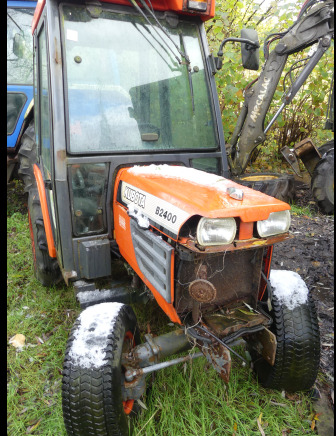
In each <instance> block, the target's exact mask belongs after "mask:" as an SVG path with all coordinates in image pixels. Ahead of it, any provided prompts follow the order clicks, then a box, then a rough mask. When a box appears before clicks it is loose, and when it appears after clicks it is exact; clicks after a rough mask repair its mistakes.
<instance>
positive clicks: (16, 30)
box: [7, 8, 34, 85]
mask: <svg viewBox="0 0 336 436" xmlns="http://www.w3.org/2000/svg"><path fill="white" fill-rule="evenodd" d="M33 15H34V9H19V8H8V9H7V83H8V84H20V85H32V84H33V37H32V34H31V23H32V19H33ZM14 52H15V54H14Z"/></svg>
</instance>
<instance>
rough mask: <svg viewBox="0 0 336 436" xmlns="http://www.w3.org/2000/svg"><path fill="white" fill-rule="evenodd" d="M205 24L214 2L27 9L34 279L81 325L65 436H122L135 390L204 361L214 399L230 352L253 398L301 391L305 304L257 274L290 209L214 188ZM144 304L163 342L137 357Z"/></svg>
mask: <svg viewBox="0 0 336 436" xmlns="http://www.w3.org/2000/svg"><path fill="white" fill-rule="evenodd" d="M214 10H215V2H214V1H213V0H207V1H196V0H160V1H159V0H153V1H151V2H149V1H144V0H140V1H135V0H130V1H129V0H114V1H112V0H110V1H104V2H96V1H92V2H90V1H86V2H80V1H67V2H62V1H60V0H40V1H39V2H38V4H37V8H36V10H35V15H34V20H33V26H32V27H33V35H34V71H35V75H34V123H31V125H30V127H29V129H28V131H27V134H26V135H25V136H24V138H23V142H22V146H21V150H22V151H21V152H22V156H24V159H22V168H21V170H22V174H23V175H24V182H25V186H26V190H27V191H28V196H29V197H28V209H29V227H30V232H31V238H32V248H33V255H34V268H35V273H36V277H37V278H38V279H39V280H40V281H41V282H42V283H43V284H44V285H46V286H51V285H53V284H55V283H57V282H58V281H60V280H64V281H65V282H66V283H67V284H72V285H73V287H74V289H75V292H76V295H77V298H78V300H79V302H80V304H81V307H82V308H83V310H82V312H81V314H80V316H79V317H78V319H77V321H76V322H75V325H74V327H73V329H72V332H71V334H70V337H69V341H68V345H67V349H66V352H65V360H64V369H63V388H62V392H63V394H62V401H63V415H64V421H65V426H66V429H67V432H68V434H69V435H77V436H84V435H93V434H95V435H98V434H99V435H112V434H113V435H126V434H128V426H129V417H130V416H132V415H133V412H134V410H135V407H134V403H135V402H136V401H137V400H138V399H140V398H141V397H142V395H143V393H144V392H145V386H146V375H147V374H149V373H151V372H153V371H156V370H158V369H161V368H164V367H167V366H169V365H173V364H178V363H180V362H183V361H186V360H189V359H192V358H196V357H199V356H201V355H202V356H203V355H204V356H205V357H206V359H207V360H208V361H209V362H210V363H212V364H213V366H214V368H215V369H216V370H217V371H218V373H219V375H220V376H221V377H222V378H223V380H224V381H226V382H228V381H229V376H230V368H231V354H232V353H234V354H235V355H237V357H238V358H240V359H242V360H243V361H244V362H245V358H244V356H241V355H240V354H239V353H238V352H237V351H236V350H235V349H233V348H232V347H233V346H234V344H236V343H237V340H243V342H244V343H245V344H246V347H247V349H248V351H249V354H250V356H251V358H252V362H253V367H254V369H255V371H256V373H257V375H258V377H259V380H260V381H261V382H262V383H263V384H264V385H265V386H267V387H271V388H275V389H285V390H288V391H297V390H308V389H310V388H311V387H312V385H313V384H314V381H315V378H316V375H317V370H318V365H319V353H320V341H319V329H318V322H317V315H316V310H315V307H314V303H313V301H312V299H311V296H310V294H309V292H308V289H307V287H306V285H305V283H304V281H303V280H302V279H301V278H300V277H299V276H298V275H297V274H296V273H294V272H291V271H274V270H271V259H272V252H273V246H274V244H275V243H277V242H280V241H284V240H286V239H287V238H289V237H290V234H289V227H290V206H289V205H288V204H287V203H284V202H282V201H280V200H277V199H275V198H272V197H270V196H267V195H265V194H263V193H260V192H257V191H254V190H252V189H250V188H248V187H244V186H241V185H239V184H237V183H235V182H233V181H231V180H229V179H228V176H229V170H228V165H227V160H226V150H225V143H224V136H223V130H222V122H221V116H220V108H219V102H218V97H217V93H216V85H215V81H214V76H213V58H212V57H211V56H210V54H209V50H208V46H207V40H206V35H205V31H204V26H203V22H204V21H205V20H207V19H209V18H211V17H212V16H213V15H214ZM242 42H243V43H244V44H250V45H252V46H255V44H254V42H252V41H250V40H249V39H248V38H245V40H244V41H242ZM247 54H248V56H249V53H247ZM34 131H35V134H34ZM120 264H125V265H126V268H127V270H128V271H129V272H130V273H131V274H132V277H133V279H132V284H133V286H131V284H130V283H128V284H127V285H125V284H124V282H123V281H121V280H120V275H118V273H119V271H120V267H119V266H120ZM141 283H142V284H141ZM148 296H151V297H152V298H155V300H156V301H157V303H158V305H159V307H160V308H161V309H162V310H163V311H164V313H165V314H166V315H167V317H168V318H169V319H170V321H171V322H172V323H174V324H175V329H174V330H173V331H172V332H169V333H166V334H164V335H160V336H156V337H154V336H153V335H150V334H148V335H145V338H144V340H143V342H141V340H140V336H139V330H138V327H137V320H136V316H135V314H134V312H133V310H132V308H131V306H130V303H132V302H135V301H144V300H146V299H147V297H148ZM195 347H196V348H197V349H198V352H196V353H191V354H186V355H185V354H184V355H183V356H182V357H177V358H174V359H171V360H165V361H164V362H161V361H162V359H164V358H167V357H169V356H172V355H173V354H174V355H175V354H178V353H181V352H185V351H187V350H191V349H194V348H195Z"/></svg>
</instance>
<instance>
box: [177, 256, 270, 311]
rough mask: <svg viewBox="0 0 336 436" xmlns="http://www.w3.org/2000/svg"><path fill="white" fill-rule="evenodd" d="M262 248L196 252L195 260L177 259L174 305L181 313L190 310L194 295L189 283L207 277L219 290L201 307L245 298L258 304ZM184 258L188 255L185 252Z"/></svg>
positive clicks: (205, 307) (254, 304)
mask: <svg viewBox="0 0 336 436" xmlns="http://www.w3.org/2000/svg"><path fill="white" fill-rule="evenodd" d="M262 257H263V248H257V249H250V250H239V251H238V250H237V251H228V252H224V253H216V254H204V255H197V257H195V258H194V259H193V260H177V262H176V275H175V307H176V311H177V312H178V313H179V314H183V313H186V312H190V311H191V310H192V308H193V301H194V300H193V299H192V297H191V296H190V293H189V285H190V284H191V283H192V282H193V281H195V280H206V281H208V282H210V283H211V285H212V286H213V287H214V288H215V290H216V297H215V299H214V300H212V301H211V302H209V303H201V304H200V309H201V311H202V310H203V311H205V312H206V311H207V310H210V309H213V308H214V307H218V306H228V305H230V304H232V303H236V302H241V301H244V302H246V303H248V304H249V305H251V306H252V307H254V308H255V307H256V305H257V298H258V290H259V283H260V271H261V264H262ZM184 258H185V256H184Z"/></svg>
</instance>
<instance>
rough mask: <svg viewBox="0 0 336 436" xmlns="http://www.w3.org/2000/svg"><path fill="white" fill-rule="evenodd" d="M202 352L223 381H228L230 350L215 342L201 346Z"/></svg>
mask: <svg viewBox="0 0 336 436" xmlns="http://www.w3.org/2000/svg"><path fill="white" fill-rule="evenodd" d="M202 353H203V354H204V356H205V357H206V359H207V361H208V362H209V363H211V364H212V366H213V368H214V369H215V370H216V371H217V372H218V374H219V376H220V377H221V378H222V379H223V380H224V382H225V383H228V382H229V379H230V372H231V354H230V351H229V350H228V349H227V348H226V347H224V345H222V344H219V343H216V344H215V345H210V346H205V347H202Z"/></svg>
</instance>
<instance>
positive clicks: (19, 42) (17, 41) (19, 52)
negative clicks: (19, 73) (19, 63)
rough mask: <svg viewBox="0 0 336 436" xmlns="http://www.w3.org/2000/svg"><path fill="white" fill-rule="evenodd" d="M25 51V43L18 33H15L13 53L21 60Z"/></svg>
mask: <svg viewBox="0 0 336 436" xmlns="http://www.w3.org/2000/svg"><path fill="white" fill-rule="evenodd" d="M25 49H26V41H25V40H24V37H23V36H22V35H21V34H20V33H16V34H15V35H14V39H13V53H14V54H15V56H17V57H18V58H20V59H22V58H23V57H24V52H25Z"/></svg>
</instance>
